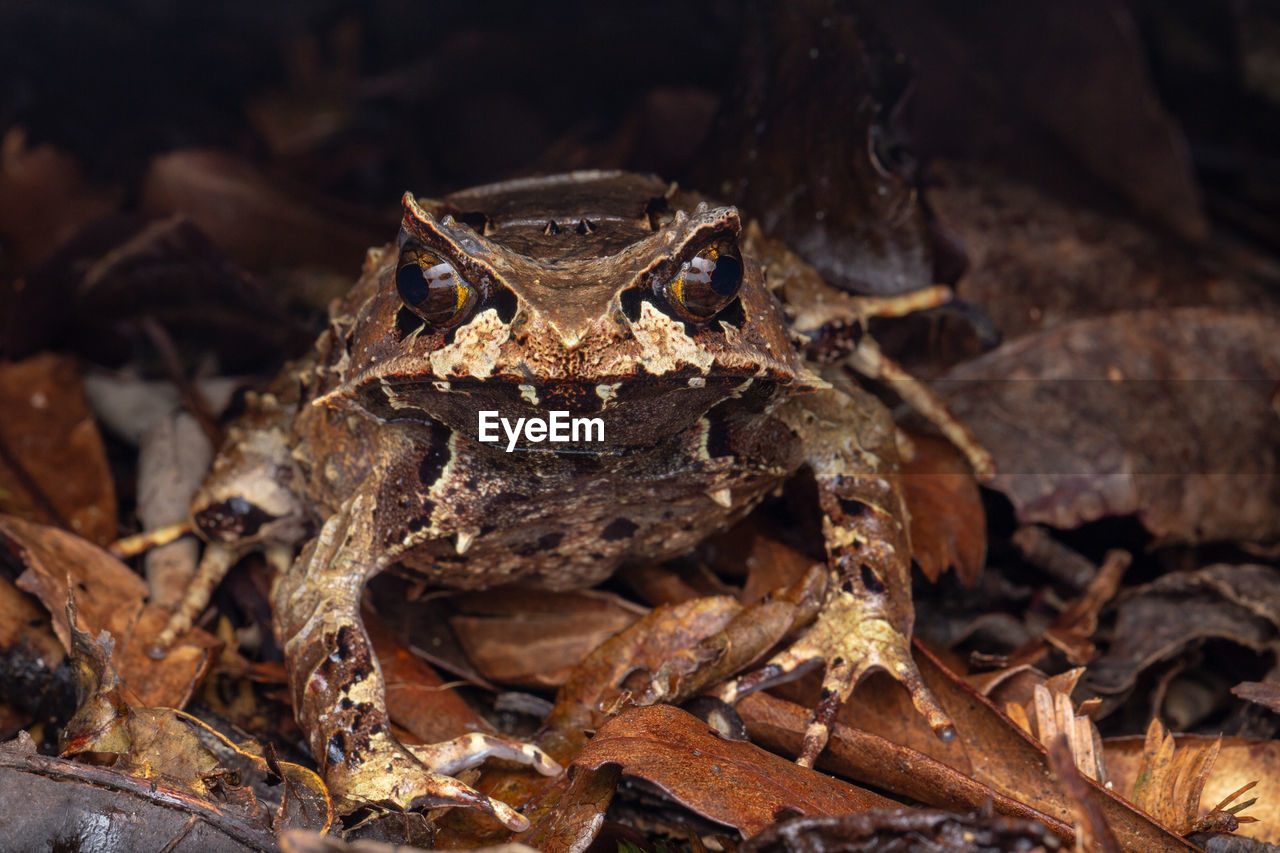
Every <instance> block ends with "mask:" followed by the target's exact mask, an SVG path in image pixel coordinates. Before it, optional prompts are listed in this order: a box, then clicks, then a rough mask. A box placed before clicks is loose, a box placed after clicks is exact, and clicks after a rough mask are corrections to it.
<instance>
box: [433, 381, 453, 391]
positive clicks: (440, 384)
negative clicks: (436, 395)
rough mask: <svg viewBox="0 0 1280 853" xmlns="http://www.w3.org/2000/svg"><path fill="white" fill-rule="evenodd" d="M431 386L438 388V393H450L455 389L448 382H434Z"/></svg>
mask: <svg viewBox="0 0 1280 853" xmlns="http://www.w3.org/2000/svg"><path fill="white" fill-rule="evenodd" d="M431 384H432V385H435V386H436V390H437V391H450V390H452V389H453V386H452V385H451V384H449V383H448V382H433V383H431Z"/></svg>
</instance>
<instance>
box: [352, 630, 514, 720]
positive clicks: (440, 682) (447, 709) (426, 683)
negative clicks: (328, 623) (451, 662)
mask: <svg viewBox="0 0 1280 853" xmlns="http://www.w3.org/2000/svg"><path fill="white" fill-rule="evenodd" d="M361 615H362V617H363V619H364V627H365V631H366V632H368V634H369V639H370V641H371V642H372V643H373V647H374V650H375V651H376V653H377V655H378V665H379V666H380V667H382V678H383V680H384V681H385V682H386V685H387V713H388V714H390V716H391V721H392V722H393V723H395V724H396V725H397V726H399V727H401V728H403V729H405V730H406V731H408V732H409V733H411V734H412V735H413V737H415V738H417V739H418V740H419V741H421V742H422V743H440V742H441V741H446V740H450V739H452V738H455V737H460V736H462V735H464V734H467V733H468V732H471V731H489V730H490V726H489V724H488V723H486V722H485V721H484V718H482V717H481V716H480V715H479V714H477V713H476V712H475V711H474V710H473V709H472V708H471V706H470V705H468V704H467V703H466V701H464V700H463V698H462V697H461V696H460V695H458V692H457V691H456V690H454V689H452V688H451V687H450V686H449V685H446V684H445V682H444V679H443V678H441V677H440V675H439V674H438V673H437V672H436V671H435V670H434V669H432V668H431V667H430V666H428V665H427V664H426V663H424V662H423V661H422V660H421V659H420V658H418V657H417V656H416V655H414V654H413V652H411V651H409V649H408V648H406V647H405V645H404V643H402V642H400V638H399V637H397V636H396V635H395V634H394V633H392V632H391V631H390V630H388V629H387V627H386V625H385V624H383V622H382V620H381V619H380V618H379V617H378V615H377V614H376V613H374V612H373V611H372V610H370V609H369V608H367V607H366V608H365V609H364V610H363V611H362V613H361Z"/></svg>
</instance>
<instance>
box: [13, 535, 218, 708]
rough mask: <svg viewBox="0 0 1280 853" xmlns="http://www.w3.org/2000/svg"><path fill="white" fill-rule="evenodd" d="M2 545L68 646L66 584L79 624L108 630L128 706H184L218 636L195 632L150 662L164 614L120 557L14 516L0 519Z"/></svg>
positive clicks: (212, 653)
mask: <svg viewBox="0 0 1280 853" xmlns="http://www.w3.org/2000/svg"><path fill="white" fill-rule="evenodd" d="M0 547H2V548H3V549H4V550H5V551H7V552H8V556H9V557H10V558H11V559H12V560H13V561H14V562H15V563H17V564H18V565H21V566H23V567H24V568H25V571H24V572H23V574H22V576H21V577H20V578H18V588H19V589H22V590H23V591H25V592H29V593H32V594H33V595H35V596H36V597H38V598H39V599H40V601H41V602H42V603H43V604H44V606H45V607H46V608H47V609H48V610H49V612H50V613H51V614H52V616H53V626H54V632H55V633H56V634H57V635H58V639H60V640H61V641H62V643H63V646H64V647H66V648H70V646H71V632H70V630H69V626H68V623H67V618H66V607H67V598H68V594H69V591H70V590H69V589H68V586H67V584H68V582H70V583H71V584H72V585H73V586H74V588H75V596H76V605H77V607H78V608H79V624H80V625H81V626H82V627H84V628H85V629H87V630H89V631H91V632H95V633H96V632H97V631H100V630H106V631H108V632H109V633H110V634H111V636H112V638H113V640H114V653H113V658H112V660H113V663H114V666H115V668H116V669H117V670H118V671H119V673H120V680H121V685H122V689H123V690H124V692H125V695H126V697H128V699H129V701H130V703H131V704H133V705H135V706H137V707H159V706H167V707H173V708H180V707H182V706H183V705H184V704H186V702H187V700H188V699H189V698H190V697H191V693H192V691H193V690H194V689H195V687H196V685H197V684H199V682H200V679H201V678H203V677H204V674H205V672H206V671H208V668H209V666H210V664H211V663H212V661H213V659H214V657H215V655H216V654H217V650H218V648H219V647H220V646H221V643H220V642H219V641H218V640H217V639H215V638H214V637H212V636H210V635H209V634H207V633H206V632H204V631H202V630H200V629H199V628H195V629H192V630H191V631H190V632H188V633H187V634H186V635H185V636H183V637H182V638H180V639H179V641H178V642H177V643H176V644H175V645H174V647H173V648H172V649H171V650H170V651H169V654H168V655H167V656H166V657H165V658H164V659H163V660H160V661H156V660H153V659H152V658H151V657H149V656H148V655H147V646H148V643H149V641H150V640H151V639H152V638H153V637H154V636H155V635H156V634H157V633H159V631H160V629H161V628H162V627H163V626H164V624H165V622H166V621H167V619H168V611H167V610H166V609H165V608H162V607H158V606H156V605H150V604H146V603H145V601H146V595H147V587H146V584H145V583H144V582H143V580H142V579H141V578H140V577H138V576H137V575H136V574H134V573H133V572H132V571H130V570H129V568H128V567H127V566H125V565H124V564H123V563H121V562H120V561H119V560H117V559H115V558H114V557H112V556H111V555H110V554H108V553H106V552H105V551H103V550H101V549H100V548H98V547H96V546H94V545H92V544H90V543H89V542H86V541H84V540H83V539H81V538H79V537H77V536H74V535H72V534H70V533H66V532H65V531H62V530H58V529H57V528H54V527H45V526H43V525H39V524H32V523H30V522H26V521H22V520H20V519H16V518H11V517H3V518H0Z"/></svg>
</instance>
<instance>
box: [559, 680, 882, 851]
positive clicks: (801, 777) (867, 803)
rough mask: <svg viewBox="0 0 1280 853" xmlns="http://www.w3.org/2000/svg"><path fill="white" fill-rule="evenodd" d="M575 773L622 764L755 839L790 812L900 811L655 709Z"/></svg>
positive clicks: (608, 740)
mask: <svg viewBox="0 0 1280 853" xmlns="http://www.w3.org/2000/svg"><path fill="white" fill-rule="evenodd" d="M573 763H574V765H575V766H578V767H586V768H589V769H593V770H594V769H599V768H600V767H602V766H604V765H606V764H616V765H618V766H619V767H620V768H621V769H622V773H623V775H624V776H633V777H637V778H640V779H643V780H645V781H646V782H649V783H650V784H652V785H655V786H657V787H658V788H660V789H661V790H662V791H664V792H665V793H667V794H668V795H669V796H670V797H672V799H674V800H676V801H677V802H679V803H680V804H681V805H683V806H684V807H685V808H688V809H689V810H691V811H693V812H695V813H697V814H700V815H702V816H703V817H705V818H708V819H709V820H713V821H716V822H717V823H722V824H725V825H727V826H732V827H734V828H736V829H737V830H738V831H740V832H741V833H742V834H743V835H744V836H748V837H749V836H752V835H754V834H756V833H757V832H760V831H761V830H762V829H764V828H765V827H767V826H768V825H770V824H771V823H773V822H775V821H777V820H778V819H779V818H780V817H782V816H783V815H784V814H785V813H787V812H789V811H790V812H798V813H800V814H808V815H817V814H828V815H834V814H848V813H851V812H859V811H866V810H867V809H873V808H892V807H894V806H895V805H896V804H895V803H894V802H893V801H892V800H888V799H885V798H884V797H882V796H880V795H879V794H873V793H871V792H870V791H864V790H862V789H860V788H855V787H854V786H852V785H850V784H848V783H847V782H841V781H839V780H837V779H833V778H831V777H828V776H824V775H823V774H821V773H816V772H814V771H812V770H809V769H807V768H804V767H800V766H799V765H797V764H794V763H792V762H790V761H788V760H786V759H785V758H781V757H779V756H777V755H774V754H773V753H771V752H766V751H764V750H763V749H760V747H758V746H754V745H752V744H749V743H745V742H742V741H730V740H723V739H722V738H720V737H719V736H717V735H716V734H715V733H714V732H712V731H711V730H710V729H709V728H708V727H707V725H706V723H704V722H702V721H701V720H699V719H698V718H697V717H694V716H692V715H691V714H687V713H685V712H684V711H681V710H679V709H678V708H673V707H670V706H668V705H650V706H648V707H646V708H633V709H631V710H629V711H625V712H624V713H622V714H619V715H618V716H617V717H614V718H613V719H612V720H610V721H609V722H607V723H605V724H604V726H603V727H601V729H600V730H599V731H598V732H597V733H596V736H595V737H594V738H592V739H591V742H590V743H589V744H588V745H587V747H586V748H585V749H583V751H582V752H581V753H579V755H578V757H577V758H576V759H574V762H573Z"/></svg>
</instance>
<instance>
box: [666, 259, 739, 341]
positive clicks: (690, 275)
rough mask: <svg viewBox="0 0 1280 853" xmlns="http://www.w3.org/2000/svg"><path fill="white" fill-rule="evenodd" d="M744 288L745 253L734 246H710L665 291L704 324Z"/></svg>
mask: <svg viewBox="0 0 1280 853" xmlns="http://www.w3.org/2000/svg"><path fill="white" fill-rule="evenodd" d="M740 287H742V256H741V255H740V254H738V249H737V247H736V246H733V245H725V244H717V245H713V246H708V247H707V248H705V249H703V250H702V251H701V252H699V253H698V254H696V255H694V256H693V257H692V258H690V259H689V260H688V261H686V262H685V264H684V265H683V266H682V267H680V270H679V272H677V273H676V274H675V275H674V276H672V277H671V278H670V280H668V281H667V282H666V283H665V284H664V285H662V287H661V290H662V291H663V295H665V296H666V298H667V302H668V303H669V304H670V305H671V307H672V308H673V309H675V311H676V313H677V314H679V315H680V316H681V317H683V318H684V319H686V320H692V321H693V322H695V323H702V322H705V321H707V320H710V319H711V318H712V317H714V316H715V315H717V314H719V313H720V312H721V311H723V310H724V309H725V307H726V306H728V304H729V303H730V302H732V301H733V300H734V298H735V297H737V295H738V288H740Z"/></svg>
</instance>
